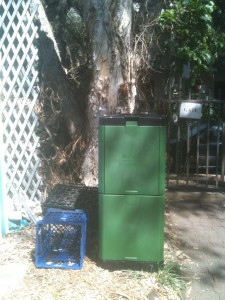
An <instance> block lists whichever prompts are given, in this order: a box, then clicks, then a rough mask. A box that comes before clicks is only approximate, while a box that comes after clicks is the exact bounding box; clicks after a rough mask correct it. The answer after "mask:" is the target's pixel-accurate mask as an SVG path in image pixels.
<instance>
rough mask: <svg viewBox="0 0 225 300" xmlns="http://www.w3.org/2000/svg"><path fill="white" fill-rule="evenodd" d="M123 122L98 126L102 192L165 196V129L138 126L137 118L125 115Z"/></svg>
mask: <svg viewBox="0 0 225 300" xmlns="http://www.w3.org/2000/svg"><path fill="white" fill-rule="evenodd" d="M119 117H120V116H119ZM112 119H113V118H112ZM109 120H110V119H107V117H106V118H105V121H109ZM122 120H126V122H125V125H124V126H123V125H121V124H118V123H117V124H115V123H116V121H115V120H114V121H115V122H114V124H104V125H100V126H99V192H100V193H105V194H142V195H162V194H164V189H165V161H166V155H165V146H166V143H165V141H166V127H165V126H161V124H160V125H158V126H156V125H155V126H154V125H152V124H151V125H149V124H148V125H146V124H145V125H143V126H142V125H138V120H140V118H139V119H138V118H137V119H136V116H134V118H133V116H132V117H131V118H127V116H125V117H124V118H123V116H122ZM143 120H144V121H146V123H147V122H148V121H150V119H148V118H147V119H142V121H143ZM151 120H152V119H151ZM157 120H158V119H157ZM159 120H162V119H159ZM159 120H158V121H159ZM111 121H112V120H110V122H111ZM119 121H121V119H120V118H119ZM160 122H161V121H160ZM154 124H155V123H154ZM115 125H117V126H115Z"/></svg>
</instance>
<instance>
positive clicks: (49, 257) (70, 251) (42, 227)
mask: <svg viewBox="0 0 225 300" xmlns="http://www.w3.org/2000/svg"><path fill="white" fill-rule="evenodd" d="M81 242H82V226H81V224H80V225H65V224H39V225H38V229H37V251H36V258H37V261H39V262H41V264H46V265H49V266H50V265H54V266H56V265H58V266H60V265H72V264H77V265H80V263H81V260H82V259H83V250H82V247H81Z"/></svg>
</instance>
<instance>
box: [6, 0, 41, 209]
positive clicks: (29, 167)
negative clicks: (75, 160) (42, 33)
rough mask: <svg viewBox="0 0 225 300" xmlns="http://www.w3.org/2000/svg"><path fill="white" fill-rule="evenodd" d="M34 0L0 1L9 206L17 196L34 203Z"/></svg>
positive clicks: (37, 187) (37, 184)
mask: <svg viewBox="0 0 225 300" xmlns="http://www.w3.org/2000/svg"><path fill="white" fill-rule="evenodd" d="M37 10H38V1H37V0H35V2H34V0H1V1H0V58H1V65H0V97H1V99H0V100H1V118H2V132H3V133H2V134H3V145H4V156H3V157H4V173H5V174H3V175H4V176H5V177H6V180H5V181H6V194H7V201H9V202H10V204H11V205H12V206H13V207H15V206H17V204H16V202H19V201H18V199H19V197H21V198H23V199H24V200H27V201H33V202H36V201H40V200H41V198H42V193H41V178H40V177H39V175H38V173H37V169H38V167H39V158H38V157H37V155H36V152H35V150H36V147H37V146H38V142H39V141H38V137H37V136H36V134H35V132H34V130H35V126H36V125H37V122H38V119H37V117H36V115H35V114H34V106H35V104H36V102H37V97H38V71H37V68H36V66H37V60H38V51H37V49H36V48H35V45H34V44H35V40H36V38H37V27H36V26H35V25H34V19H35V18H36V16H37Z"/></svg>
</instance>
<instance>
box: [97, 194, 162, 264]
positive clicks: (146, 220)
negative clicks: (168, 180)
mask: <svg viewBox="0 0 225 300" xmlns="http://www.w3.org/2000/svg"><path fill="white" fill-rule="evenodd" d="M163 248H164V195H163V196H142V195H105V194H100V195H99V256H100V259H102V260H103V261H112V260H115V261H140V262H162V261H163Z"/></svg>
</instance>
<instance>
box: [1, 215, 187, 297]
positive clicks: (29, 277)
mask: <svg viewBox="0 0 225 300" xmlns="http://www.w3.org/2000/svg"><path fill="white" fill-rule="evenodd" d="M165 223H166V226H165V250H164V253H165V262H167V261H175V260H177V258H179V260H180V259H186V258H185V257H182V255H181V253H179V245H176V238H175V237H174V236H173V232H172V230H171V228H170V226H169V213H166V222H165ZM95 248H96V247H95ZM95 248H94V247H93V251H95V252H96V249H95ZM34 252H35V226H34V225H32V224H31V225H29V226H28V227H26V228H24V229H22V230H20V231H19V232H15V233H10V234H8V235H7V236H6V237H4V238H0V299H1V300H10V299H13V300H14V299H17V300H60V299H63V300H71V299H76V300H86V299H87V300H114V299H115V300H119V299H130V300H147V299H148V300H177V299H180V298H179V297H178V295H177V294H176V293H175V292H174V290H173V289H172V288H171V287H169V286H163V285H161V284H160V283H159V281H158V276H157V272H147V271H144V270H136V271H135V270H114V271H110V270H108V269H104V268H102V267H101V266H100V265H99V264H98V263H97V260H96V259H95V255H96V253H95V254H94V252H93V255H89V256H86V257H85V259H84V264H83V268H82V269H81V270H66V269H64V270H60V269H41V268H36V267H35V264H34Z"/></svg>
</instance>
